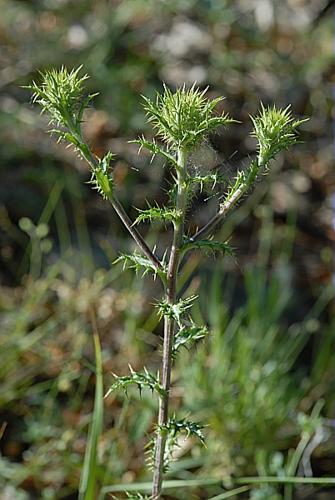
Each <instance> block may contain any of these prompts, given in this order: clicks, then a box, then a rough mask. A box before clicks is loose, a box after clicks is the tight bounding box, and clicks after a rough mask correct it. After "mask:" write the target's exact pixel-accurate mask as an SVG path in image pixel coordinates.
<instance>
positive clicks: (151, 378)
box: [105, 365, 166, 398]
mask: <svg viewBox="0 0 335 500" xmlns="http://www.w3.org/2000/svg"><path fill="white" fill-rule="evenodd" d="M129 370H130V374H129V375H125V376H118V375H115V374H113V375H114V378H115V379H116V381H115V382H114V384H113V385H112V386H111V387H110V388H109V390H108V391H107V393H106V395H105V398H106V397H108V396H109V395H110V393H111V392H112V391H115V390H117V389H123V390H124V391H125V393H126V394H127V389H128V386H129V385H134V384H135V385H136V386H137V388H138V390H139V391H140V393H141V392H142V390H143V389H144V388H147V389H150V390H151V391H152V392H154V391H156V392H157V393H158V394H159V395H161V396H164V395H165V393H166V391H165V390H164V389H163V387H162V386H161V385H160V383H159V379H158V378H157V377H155V375H153V374H152V373H150V372H148V370H147V369H146V368H145V367H144V371H143V373H140V372H135V371H134V370H133V369H132V367H131V366H130V365H129Z"/></svg>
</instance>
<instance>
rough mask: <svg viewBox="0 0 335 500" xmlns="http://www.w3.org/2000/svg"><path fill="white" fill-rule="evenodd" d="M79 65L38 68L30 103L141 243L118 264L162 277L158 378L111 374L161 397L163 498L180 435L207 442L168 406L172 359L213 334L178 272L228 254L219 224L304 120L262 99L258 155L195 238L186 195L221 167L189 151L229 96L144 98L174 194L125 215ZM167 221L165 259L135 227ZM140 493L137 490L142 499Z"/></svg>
mask: <svg viewBox="0 0 335 500" xmlns="http://www.w3.org/2000/svg"><path fill="white" fill-rule="evenodd" d="M80 69H81V68H78V69H76V70H72V71H68V70H67V69H65V68H61V69H60V70H51V71H47V72H45V73H43V74H41V82H40V83H35V82H34V83H33V84H32V85H31V86H30V88H31V89H32V91H33V102H37V103H38V104H40V106H41V107H42V111H43V112H45V113H47V114H48V115H49V117H50V124H51V126H52V128H51V130H50V132H51V133H52V134H56V136H57V137H58V140H59V141H65V142H67V143H68V144H70V145H73V146H74V148H75V150H76V151H77V153H78V154H79V156H80V157H82V158H83V159H84V160H86V161H87V162H88V165H89V167H90V171H91V183H92V185H93V187H94V188H96V189H97V190H98V192H99V194H100V195H101V196H102V197H103V199H105V200H106V201H108V202H110V204H111V205H112V207H113V208H114V210H115V211H116V213H117V215H118V216H119V218H120V220H121V222H122V223H123V224H124V226H125V227H126V229H127V230H128V232H129V233H130V235H131V237H132V238H133V239H134V240H135V242H136V244H137V247H138V248H137V250H136V251H135V252H134V253H133V254H130V255H128V254H122V255H121V256H120V257H119V258H118V260H117V261H118V262H122V263H123V265H124V266H125V267H130V268H133V269H135V271H136V272H142V273H143V274H144V275H145V274H148V273H151V274H152V275H153V276H154V277H155V278H156V277H157V278H158V279H159V280H160V281H161V283H162V290H163V292H162V297H160V298H157V301H156V304H155V305H156V307H157V311H158V315H159V317H160V318H161V319H162V321H163V323H164V327H163V331H164V337H163V348H162V352H161V356H162V360H161V368H160V370H159V373H158V374H153V373H150V372H149V371H148V369H147V368H143V371H142V372H138V373H137V372H135V371H134V370H133V369H132V368H131V367H130V371H129V373H128V374H127V375H125V376H117V375H115V382H114V384H113V385H112V387H111V388H110V389H109V391H108V393H107V394H109V393H110V392H111V391H114V390H124V391H127V389H128V387H129V386H130V385H135V386H136V387H138V389H139V390H140V391H141V390H142V389H145V388H148V389H150V390H151V391H152V392H153V393H155V394H156V396H157V398H158V402H159V408H158V418H157V423H156V428H155V431H154V434H153V437H152V440H151V442H150V446H149V456H150V461H151V465H152V470H153V481H152V494H151V497H150V498H152V499H153V500H156V499H159V498H161V495H162V481H163V475H164V472H165V471H166V469H167V468H168V466H169V462H170V461H171V459H172V455H173V451H174V449H175V447H176V445H177V443H178V438H179V435H180V434H184V435H186V436H194V437H196V438H198V439H200V441H201V442H203V440H204V436H203V427H204V426H203V425H202V424H200V423H197V422H192V421H191V420H189V419H188V418H185V417H182V418H179V419H178V418H177V417H176V415H171V414H170V411H169V402H170V390H171V371H172V367H173V362H174V360H175V358H176V356H178V352H179V351H180V349H181V348H184V347H186V348H189V347H190V346H191V345H192V344H194V343H196V342H198V341H200V340H201V339H203V338H204V337H206V336H207V335H208V329H207V328H206V326H204V325H197V324H196V323H195V322H194V320H192V316H191V308H192V305H193V304H194V302H195V301H196V300H197V297H196V296H191V297H184V296H182V295H181V294H180V291H179V289H178V276H179V275H180V273H182V265H183V263H184V262H185V261H186V260H187V254H188V252H189V251H190V250H198V251H204V252H205V253H213V252H214V253H219V254H222V255H225V254H229V253H231V252H232V249H231V247H230V246H229V244H228V243H227V242H220V241H216V240H215V239H213V237H214V235H215V233H216V231H217V229H218V228H219V226H220V224H221V223H222V222H223V221H224V219H225V217H226V216H227V215H228V214H229V212H230V211H231V210H232V209H233V208H234V207H236V206H237V204H238V203H239V202H240V201H241V200H242V199H243V198H244V197H245V195H246V194H247V193H248V192H249V191H250V190H251V188H252V186H253V185H254V184H255V182H256V179H257V178H258V177H259V175H260V174H266V173H267V172H268V171H269V167H270V162H271V160H273V159H274V158H275V157H276V156H277V155H278V153H280V152H281V151H283V150H285V149H287V148H288V147H290V146H292V145H294V144H295V143H296V142H297V141H298V137H297V131H298V127H299V126H300V125H301V124H302V123H303V121H304V120H296V119H294V117H293V116H292V113H291V111H290V108H289V107H287V108H286V109H278V108H276V107H275V106H273V107H266V106H263V105H261V109H260V112H259V114H258V115H257V116H254V117H251V120H252V124H253V131H252V136H254V137H255V138H256V140H257V143H258V148H257V152H256V154H255V157H254V158H253V159H252V160H251V161H250V165H249V166H248V167H247V168H244V169H242V170H240V171H238V172H237V174H236V176H235V178H234V179H231V180H230V182H229V183H228V185H227V187H226V189H225V191H224V192H223V193H220V199H221V200H222V201H221V202H220V203H218V208H217V211H216V213H215V214H214V215H213V216H212V217H211V218H209V220H208V222H207V223H206V224H205V225H204V226H203V227H201V228H199V229H198V230H197V231H195V232H194V233H193V234H192V233H191V230H190V228H191V227H192V213H191V209H190V203H189V201H190V199H191V198H192V196H193V195H194V192H196V191H197V189H198V190H201V189H203V188H204V187H205V186H206V185H208V184H210V185H211V186H213V185H215V184H216V181H217V173H215V172H214V173H213V171H210V170H209V171H208V172H206V171H204V169H202V173H201V174H198V173H197V174H196V175H194V172H193V171H192V169H191V168H190V161H189V160H190V157H191V155H192V158H194V157H196V152H197V149H198V148H199V147H200V146H201V144H202V143H203V142H204V141H205V139H206V137H207V136H208V134H209V133H211V132H212V131H215V130H217V129H218V128H224V127H227V126H228V125H231V124H233V123H234V122H235V120H233V119H232V118H230V116H229V115H228V114H227V113H221V114H218V113H217V112H216V107H217V105H218V104H219V103H221V101H222V100H223V98H222V97H218V98H216V99H213V100H208V99H207V97H206V91H207V89H205V90H200V89H198V88H197V87H196V86H195V85H193V86H192V87H191V88H186V87H185V86H183V87H181V88H179V89H177V90H176V91H175V92H172V91H171V90H170V89H168V88H167V87H166V86H164V88H163V91H162V93H161V94H157V96H156V98H155V99H154V100H150V99H148V98H146V97H144V98H143V101H144V109H145V112H146V116H147V120H148V122H149V123H150V124H151V125H152V127H153V129H154V132H155V135H156V139H154V140H148V139H146V138H145V137H141V138H139V139H137V140H136V141H132V142H136V143H137V144H138V145H139V150H141V149H142V148H145V149H147V150H148V151H149V152H150V153H151V154H152V155H153V156H154V155H161V156H162V157H163V158H164V160H165V161H166V164H167V166H168V167H169V168H170V169H171V173H172V179H173V186H172V189H171V190H170V192H169V198H170V199H169V204H168V205H167V206H159V205H158V204H154V205H153V206H148V208H147V209H144V210H143V209H141V210H139V211H138V217H137V218H136V220H135V221H134V222H133V221H132V220H131V219H130V217H129V216H128V215H127V213H126V212H125V210H124V208H123V206H122V204H121V202H120V201H119V199H118V197H117V193H116V191H117V186H115V183H114V178H113V160H114V155H113V153H112V152H110V151H109V152H107V153H106V154H105V156H104V157H103V158H98V157H97V156H96V155H95V154H94V153H93V152H92V151H91V149H90V147H89V145H88V144H87V142H86V141H85V139H84V137H83V134H82V121H83V112H84V110H85V109H86V107H87V106H88V105H89V104H90V102H91V100H92V99H93V97H94V95H86V94H85V90H84V82H85V80H86V79H87V78H88V77H87V75H85V76H80ZM157 220H159V221H162V222H163V223H164V226H165V228H166V230H167V231H169V234H171V241H170V245H169V247H168V249H167V250H166V251H165V252H164V253H162V255H159V254H158V252H156V250H155V249H152V248H150V247H149V246H148V244H147V243H146V242H145V240H144V238H143V237H142V235H141V233H140V232H139V231H138V229H137V226H138V225H139V224H140V223H142V222H149V223H152V222H155V221H157ZM138 498H140V496H138Z"/></svg>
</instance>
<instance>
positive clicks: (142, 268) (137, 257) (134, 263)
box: [113, 251, 167, 279]
mask: <svg viewBox="0 0 335 500" xmlns="http://www.w3.org/2000/svg"><path fill="white" fill-rule="evenodd" d="M119 262H123V268H126V267H128V268H129V269H134V270H135V272H136V273H137V274H139V273H140V272H141V273H142V276H145V275H146V274H148V273H149V272H151V273H153V275H154V277H155V276H156V275H157V274H159V275H160V276H161V278H163V279H165V278H166V273H167V269H166V265H165V264H164V258H163V260H162V261H161V264H162V267H163V270H160V269H158V268H157V267H155V266H154V265H153V263H152V262H151V260H149V259H148V258H147V257H144V256H143V255H142V254H140V253H138V252H136V251H135V252H134V253H133V254H121V255H120V256H119V257H118V258H117V259H116V260H115V261H114V262H113V264H117V263H119Z"/></svg>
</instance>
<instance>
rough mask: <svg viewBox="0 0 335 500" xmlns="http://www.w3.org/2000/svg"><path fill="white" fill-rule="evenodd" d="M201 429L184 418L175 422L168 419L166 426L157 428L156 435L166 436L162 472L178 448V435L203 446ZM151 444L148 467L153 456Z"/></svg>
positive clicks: (200, 426)
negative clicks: (196, 439)
mask: <svg viewBox="0 0 335 500" xmlns="http://www.w3.org/2000/svg"><path fill="white" fill-rule="evenodd" d="M203 428H204V426H203V425H201V424H199V423H196V422H192V421H190V420H187V419H186V418H183V419H180V420H177V419H176V418H175V417H172V418H170V419H169V420H168V422H167V423H166V424H164V425H159V426H157V428H156V433H157V434H165V435H166V444H165V452H164V472H166V471H167V470H168V468H169V464H170V462H171V461H172V460H173V455H174V453H175V451H176V449H177V448H179V447H180V445H179V437H180V435H182V434H184V435H185V438H186V439H187V438H188V437H190V436H194V437H196V438H198V439H199V440H200V441H201V443H202V444H204V435H203V432H202V430H203ZM152 443H153V446H151V448H152V449H151V451H150V456H151V458H150V462H149V465H150V464H152V463H153V462H152V460H153V457H154V456H155V442H154V441H153V442H152Z"/></svg>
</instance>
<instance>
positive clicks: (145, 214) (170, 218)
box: [134, 206, 180, 224]
mask: <svg viewBox="0 0 335 500" xmlns="http://www.w3.org/2000/svg"><path fill="white" fill-rule="evenodd" d="M137 210H138V212H139V216H138V217H137V218H136V220H135V222H134V224H139V223H140V222H147V221H149V222H154V221H157V220H160V221H163V222H176V221H178V220H179V219H180V212H179V211H178V210H176V209H175V208H167V207H158V206H156V207H150V208H148V209H145V210H141V209H137Z"/></svg>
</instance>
